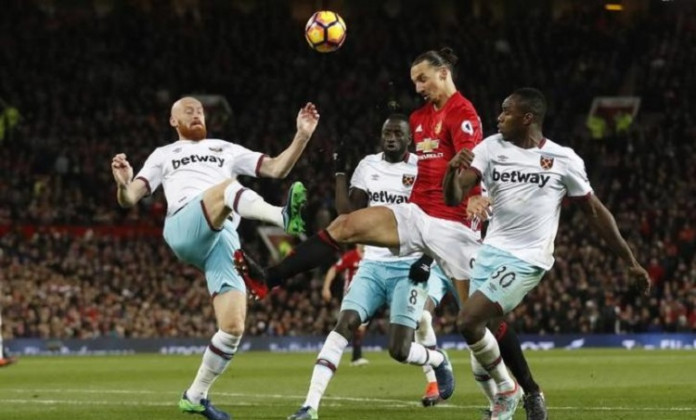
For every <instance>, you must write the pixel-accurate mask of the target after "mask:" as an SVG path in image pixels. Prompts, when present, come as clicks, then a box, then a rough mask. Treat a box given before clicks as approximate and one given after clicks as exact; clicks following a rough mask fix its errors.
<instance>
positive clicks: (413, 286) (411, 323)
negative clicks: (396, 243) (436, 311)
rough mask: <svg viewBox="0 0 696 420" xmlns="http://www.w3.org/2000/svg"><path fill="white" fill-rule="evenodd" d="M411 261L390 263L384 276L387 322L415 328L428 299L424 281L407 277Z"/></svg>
mask: <svg viewBox="0 0 696 420" xmlns="http://www.w3.org/2000/svg"><path fill="white" fill-rule="evenodd" d="M413 262H414V261H412V260H405V261H397V262H393V263H390V264H389V267H388V268H387V269H385V272H384V278H385V279H386V284H387V287H388V288H389V289H388V294H387V301H388V302H389V322H390V323H391V324H398V325H404V326H406V327H409V328H412V329H414V330H415V329H416V327H417V326H418V322H419V321H420V319H421V315H423V307H424V306H425V301H426V299H428V287H427V284H425V283H414V282H412V281H411V280H410V279H409V278H408V271H409V269H410V268H411V264H413Z"/></svg>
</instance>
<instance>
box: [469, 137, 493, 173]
mask: <svg viewBox="0 0 696 420" xmlns="http://www.w3.org/2000/svg"><path fill="white" fill-rule="evenodd" d="M489 143H490V142H487V141H486V140H484V141H482V142H481V143H479V144H477V145H476V147H474V149H473V150H472V152H473V153H474V160H473V161H472V162H471V169H473V170H474V171H476V172H478V174H479V176H480V177H481V178H483V176H484V174H485V173H486V171H488V166H489V162H490V159H489V157H488V155H489V153H488V144H489Z"/></svg>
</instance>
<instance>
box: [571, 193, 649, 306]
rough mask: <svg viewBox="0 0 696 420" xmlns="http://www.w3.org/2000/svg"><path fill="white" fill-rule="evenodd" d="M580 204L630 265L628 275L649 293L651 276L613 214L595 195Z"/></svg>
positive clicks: (607, 241)
mask: <svg viewBox="0 0 696 420" xmlns="http://www.w3.org/2000/svg"><path fill="white" fill-rule="evenodd" d="M579 204H580V208H581V209H582V211H583V213H585V215H586V216H587V219H588V221H589V222H590V225H591V226H592V228H593V229H594V231H595V232H596V233H597V234H599V236H600V237H601V238H602V239H604V241H605V242H606V243H607V245H608V246H609V248H610V249H611V250H612V251H614V252H615V253H616V255H618V256H619V257H620V258H621V259H622V260H624V262H625V263H626V264H627V265H628V273H629V275H630V276H631V277H632V278H633V279H634V281H635V282H636V286H637V287H638V288H640V290H641V291H643V292H644V293H646V294H647V293H649V292H650V276H649V275H648V272H647V271H645V269H644V268H643V267H642V266H641V265H640V264H639V263H638V261H637V260H636V258H635V256H634V255H633V252H632V251H631V248H630V247H629V246H628V244H627V243H626V240H625V239H624V238H623V236H621V232H619V228H618V226H616V221H615V220H614V216H613V215H612V214H611V212H610V211H609V210H608V209H607V208H606V207H605V206H604V204H603V203H602V202H601V201H600V200H599V198H597V196H595V195H594V194H590V195H589V196H588V198H587V199H583V200H579Z"/></svg>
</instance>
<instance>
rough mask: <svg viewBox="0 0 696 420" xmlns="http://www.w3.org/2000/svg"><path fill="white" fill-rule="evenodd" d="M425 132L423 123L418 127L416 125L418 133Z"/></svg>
mask: <svg viewBox="0 0 696 420" xmlns="http://www.w3.org/2000/svg"><path fill="white" fill-rule="evenodd" d="M422 132H423V125H422V124H418V127H416V133H422Z"/></svg>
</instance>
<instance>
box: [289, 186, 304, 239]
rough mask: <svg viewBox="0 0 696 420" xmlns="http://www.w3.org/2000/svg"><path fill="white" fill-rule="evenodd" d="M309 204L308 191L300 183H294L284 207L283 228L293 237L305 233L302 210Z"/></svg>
mask: <svg viewBox="0 0 696 420" xmlns="http://www.w3.org/2000/svg"><path fill="white" fill-rule="evenodd" d="M305 204H307V189H306V188H305V186H304V184H302V183H301V182H300V181H297V182H293V183H292V185H291V186H290V190H289V191H288V200H287V201H286V202H285V206H283V228H284V229H285V231H286V232H287V233H289V234H291V235H299V234H301V233H304V231H305V222H304V220H302V209H303V208H304V206H305Z"/></svg>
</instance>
